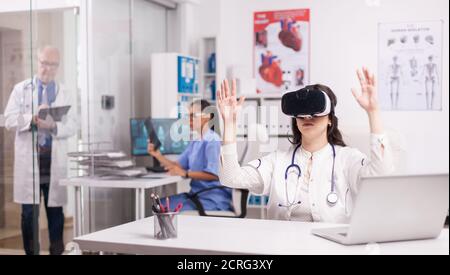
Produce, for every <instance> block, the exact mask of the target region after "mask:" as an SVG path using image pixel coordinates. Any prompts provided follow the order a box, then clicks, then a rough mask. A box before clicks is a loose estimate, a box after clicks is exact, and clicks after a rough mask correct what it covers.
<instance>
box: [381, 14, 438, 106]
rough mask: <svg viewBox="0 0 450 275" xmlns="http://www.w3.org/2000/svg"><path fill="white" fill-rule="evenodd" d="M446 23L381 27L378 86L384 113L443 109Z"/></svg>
mask: <svg viewBox="0 0 450 275" xmlns="http://www.w3.org/2000/svg"><path fill="white" fill-rule="evenodd" d="M442 31H443V28H442V21H430V22H415V23H413V22H411V23H389V24H387V23H386V24H379V26H378V32H379V33H378V35H379V42H378V43H379V45H378V50H379V53H378V54H379V56H378V82H379V84H378V86H379V99H380V104H381V107H382V108H383V109H384V110H404V111H407V110H441V108H442Z"/></svg>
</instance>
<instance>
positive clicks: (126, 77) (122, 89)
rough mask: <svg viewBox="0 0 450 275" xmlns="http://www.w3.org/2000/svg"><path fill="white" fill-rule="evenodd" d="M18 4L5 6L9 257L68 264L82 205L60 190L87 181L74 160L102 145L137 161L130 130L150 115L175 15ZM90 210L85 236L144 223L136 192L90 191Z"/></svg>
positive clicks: (1, 202)
mask: <svg viewBox="0 0 450 275" xmlns="http://www.w3.org/2000/svg"><path fill="white" fill-rule="evenodd" d="M0 2H7V1H6V0H0ZM17 2H18V4H17V5H13V6H14V8H12V9H11V8H9V9H6V7H7V6H8V5H3V4H2V5H0V254H25V252H26V253H27V254H60V253H63V251H64V249H65V246H66V245H67V243H69V242H70V241H71V240H72V239H73V234H74V232H73V218H72V217H73V215H74V207H75V202H74V193H73V190H72V189H71V188H65V187H62V186H61V185H59V180H60V179H63V178H67V177H72V176H80V175H83V172H82V171H80V170H79V169H78V168H79V167H78V165H77V164H76V163H75V162H73V161H71V160H70V159H68V158H67V153H68V152H75V151H80V150H86V149H87V146H88V144H93V143H95V146H102V147H103V148H105V149H112V150H120V151H123V152H125V153H127V154H128V155H129V154H130V137H129V120H130V118H132V117H147V116H149V115H150V107H149V106H150V61H151V60H150V57H151V54H152V53H154V52H165V51H166V50H167V16H168V10H167V9H166V8H165V7H162V6H160V5H157V4H153V3H152V2H151V1H146V0H95V1H92V0H79V1H51V0H20V1H19V0H18V1H17ZM68 2H70V3H69V4H68ZM107 99H108V100H110V101H109V102H110V103H111V102H113V104H112V105H111V104H109V105H105V100H107ZM65 106H70V107H69V108H68V110H67V108H65V109H66V110H65V111H67V113H64V108H59V107H65ZM48 108H50V109H52V108H53V110H59V111H61V112H63V114H62V115H61V117H59V118H58V117H56V118H54V117H53V116H46V112H49V111H48V110H49V109H48ZM52 114H54V113H52ZM55 116H56V115H55ZM100 143H101V144H100ZM147 161H148V159H146V158H145V159H138V160H137V162H138V163H145V162H147ZM83 202H84V205H85V208H84V211H85V213H84V214H85V217H87V221H85V223H84V227H85V228H84V229H85V232H92V231H97V230H100V229H103V228H106V227H110V226H113V225H117V224H122V223H125V222H128V221H131V220H133V219H134V211H135V208H134V193H133V191H131V190H122V189H89V190H86V191H85V192H84V194H83Z"/></svg>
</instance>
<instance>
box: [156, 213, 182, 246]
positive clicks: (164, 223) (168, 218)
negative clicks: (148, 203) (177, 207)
mask: <svg viewBox="0 0 450 275" xmlns="http://www.w3.org/2000/svg"><path fill="white" fill-rule="evenodd" d="M153 214H154V236H155V239H158V240H166V239H174V238H176V237H177V235H178V228H177V223H178V212H173V213H153Z"/></svg>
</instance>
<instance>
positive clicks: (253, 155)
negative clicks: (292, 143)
mask: <svg viewBox="0 0 450 275" xmlns="http://www.w3.org/2000/svg"><path fill="white" fill-rule="evenodd" d="M246 138H247V139H246V142H245V147H244V149H243V153H242V155H241V157H240V159H239V163H240V164H241V165H242V164H243V163H247V162H248V161H251V160H253V159H257V158H259V157H261V151H260V145H261V144H263V143H266V144H267V143H268V142H269V135H268V133H267V130H266V128H265V127H264V126H263V125H261V124H251V125H249V127H248V132H247V135H246ZM223 188H227V187H225V186H215V187H211V188H206V189H204V190H201V191H199V192H197V193H195V194H190V195H188V197H189V199H190V200H191V201H192V202H193V203H194V204H195V206H196V208H197V211H183V212H182V214H184V215H191V216H192V215H199V216H206V217H224V218H245V217H246V215H247V203H248V197H249V191H248V190H246V189H232V193H231V202H232V209H233V211H216V210H214V211H207V210H205V209H204V207H203V205H202V204H201V202H200V200H199V195H200V194H202V193H205V192H208V191H210V190H214V189H223Z"/></svg>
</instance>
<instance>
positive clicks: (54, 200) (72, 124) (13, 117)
mask: <svg viewBox="0 0 450 275" xmlns="http://www.w3.org/2000/svg"><path fill="white" fill-rule="evenodd" d="M36 83H37V79H36V77H34V78H33V80H31V79H28V80H25V81H23V82H20V83H18V84H16V85H15V86H14V89H13V91H12V93H11V95H10V97H9V101H8V105H7V106H6V109H5V127H6V129H8V130H14V131H15V132H16V135H15V142H14V202H16V203H20V204H33V203H36V204H39V197H40V195H39V193H40V192H39V167H38V162H37V152H36V149H35V148H36V144H37V143H36V142H37V134H36V133H35V134H34V142H35V143H34V144H33V134H32V132H31V131H30V123H31V120H32V117H33V114H32V106H31V105H32V102H33V103H34V112H35V114H36V113H37V110H38V92H37V91H38V89H37V85H36ZM56 86H57V88H56V100H55V102H53V103H52V107H57V106H64V105H73V102H72V101H71V98H70V96H69V93H68V91H67V90H65V89H64V88H63V87H60V86H59V85H56ZM32 96H33V101H32ZM75 112H76V110H74V108H73V107H72V108H71V109H70V110H69V112H68V115H67V116H65V117H64V118H63V120H62V121H61V122H56V125H57V133H56V135H54V136H53V145H52V162H51V170H50V173H51V174H50V190H49V199H48V206H50V207H58V206H64V205H65V204H66V203H67V192H66V188H64V187H63V186H60V185H59V180H60V179H62V178H66V177H67V138H69V137H70V136H72V135H74V134H75V130H76V120H75V116H74V115H73V114H74V113H75ZM33 148H34V149H33ZM33 177H34V191H33ZM33 192H34V200H33Z"/></svg>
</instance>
